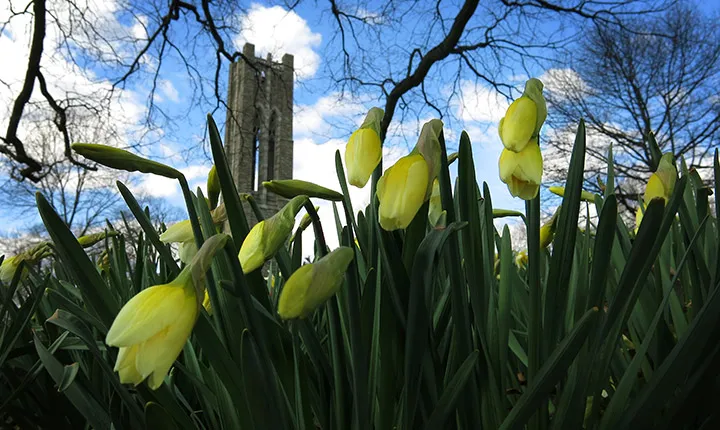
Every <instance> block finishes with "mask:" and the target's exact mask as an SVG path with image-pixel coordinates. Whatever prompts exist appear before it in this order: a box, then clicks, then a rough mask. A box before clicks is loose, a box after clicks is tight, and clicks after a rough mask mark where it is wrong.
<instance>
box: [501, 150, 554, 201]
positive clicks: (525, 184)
mask: <svg viewBox="0 0 720 430" xmlns="http://www.w3.org/2000/svg"><path fill="white" fill-rule="evenodd" d="M498 167H499V170H500V179H501V180H502V181H503V182H504V183H506V184H507V186H508V189H509V190H510V194H512V195H513V196H514V197H520V198H521V199H523V200H532V199H534V198H535V196H537V194H538V192H539V191H540V183H541V181H542V174H543V159H542V154H541V153H540V146H538V144H537V140H533V141H532V142H530V143H529V144H527V145H526V146H525V149H523V150H522V151H520V152H513V151H510V150H508V149H503V151H502V153H501V154H500V161H499V163H498Z"/></svg>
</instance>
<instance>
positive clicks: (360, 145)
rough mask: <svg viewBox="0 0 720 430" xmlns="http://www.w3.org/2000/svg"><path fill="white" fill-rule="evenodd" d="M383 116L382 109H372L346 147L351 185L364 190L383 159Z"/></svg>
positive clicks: (348, 177) (346, 163)
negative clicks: (381, 127)
mask: <svg viewBox="0 0 720 430" xmlns="http://www.w3.org/2000/svg"><path fill="white" fill-rule="evenodd" d="M383 115H385V112H384V111H383V110H382V109H380V108H376V107H374V108H372V109H370V111H369V112H368V114H367V115H366V116H365V121H363V123H362V125H361V126H360V128H359V129H357V130H356V131H355V132H354V133H353V134H352V135H351V136H350V139H348V143H347V145H345V166H346V168H347V179H348V182H349V183H350V185H353V186H355V187H358V188H363V187H364V186H365V184H367V181H368V179H370V175H372V172H373V170H375V168H376V167H377V165H378V163H380V160H381V159H382V142H380V122H381V121H382V118H383Z"/></svg>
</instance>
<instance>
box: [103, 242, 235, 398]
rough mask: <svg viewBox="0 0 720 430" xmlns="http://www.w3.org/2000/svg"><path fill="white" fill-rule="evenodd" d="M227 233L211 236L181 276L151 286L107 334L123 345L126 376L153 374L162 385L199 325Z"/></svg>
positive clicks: (138, 378) (126, 379)
mask: <svg viewBox="0 0 720 430" xmlns="http://www.w3.org/2000/svg"><path fill="white" fill-rule="evenodd" d="M227 237H228V236H226V235H215V236H213V237H211V238H210V239H208V240H207V241H206V242H205V244H204V245H203V247H202V249H201V250H200V252H198V255H197V256H196V258H194V259H193V260H192V261H191V262H190V264H188V265H187V266H185V268H184V269H183V270H182V272H180V274H179V275H178V276H177V278H175V280H173V281H172V282H170V283H168V284H162V285H155V286H153V287H150V288H146V289H145V290H143V291H141V292H140V293H138V294H136V295H135V296H134V297H133V298H131V299H130V300H129V301H128V302H127V303H126V304H125V305H124V306H123V307H122V309H120V312H119V313H118V314H117V316H116V317H115V320H114V321H113V323H112V326H110V330H109V331H108V333H107V336H106V337H105V343H107V344H108V345H110V346H117V347H119V348H120V351H119V353H118V357H117V361H116V362H115V369H114V370H115V371H116V372H118V374H119V377H120V382H122V383H125V384H134V385H138V384H140V383H141V382H142V381H143V380H145V379H146V378H149V379H148V385H149V386H150V388H152V389H153V390H155V389H157V388H158V387H160V385H162V383H163V380H164V379H165V375H166V374H167V373H168V371H169V370H170V367H172V365H173V363H174V362H175V359H177V357H178V355H180V352H181V351H182V349H183V346H184V345H185V342H186V341H187V338H188V337H189V336H190V333H191V332H192V329H193V327H194V326H195V322H196V321H197V317H198V315H199V310H200V301H199V300H198V296H199V295H198V290H200V291H201V288H202V281H203V277H204V276H205V272H206V271H207V270H208V268H209V267H210V262H211V260H212V256H213V255H214V254H215V252H216V251H217V250H218V249H219V248H221V247H222V246H223V245H224V244H225V242H226V241H227Z"/></svg>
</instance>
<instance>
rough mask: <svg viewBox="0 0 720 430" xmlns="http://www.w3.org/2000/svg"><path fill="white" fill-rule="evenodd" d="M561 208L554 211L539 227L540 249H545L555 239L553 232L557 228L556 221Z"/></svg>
mask: <svg viewBox="0 0 720 430" xmlns="http://www.w3.org/2000/svg"><path fill="white" fill-rule="evenodd" d="M560 209H561V206H558V208H557V209H555V213H554V214H553V216H552V217H551V218H550V219H549V220H547V221H546V222H545V223H544V224H543V225H542V226H540V248H547V247H548V246H550V244H551V243H552V241H553V239H554V238H555V230H556V228H557V219H558V216H559V214H560Z"/></svg>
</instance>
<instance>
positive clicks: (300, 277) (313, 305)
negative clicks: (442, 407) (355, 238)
mask: <svg viewBox="0 0 720 430" xmlns="http://www.w3.org/2000/svg"><path fill="white" fill-rule="evenodd" d="M353 256H354V253H353V250H352V249H351V248H348V247H345V246H341V247H339V248H337V249H336V250H334V251H333V252H331V253H329V254H328V255H326V256H325V257H323V258H321V259H320V260H318V261H316V262H315V263H312V264H306V265H304V266H302V267H300V268H299V269H297V270H296V271H295V272H294V273H293V274H292V275H291V276H290V278H289V279H288V280H287V282H285V286H284V287H283V290H282V292H281V293H280V299H279V301H278V314H279V315H280V318H282V319H292V318H305V317H306V316H308V315H309V314H310V313H311V312H312V311H314V310H315V309H317V308H318V307H319V306H320V305H322V304H323V303H325V301H327V299H329V298H330V297H332V296H333V295H334V294H335V293H336V292H337V291H338V290H339V289H340V287H341V286H342V284H343V279H344V277H345V272H346V271H347V268H348V265H349V264H350V262H351V261H352V259H353Z"/></svg>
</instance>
